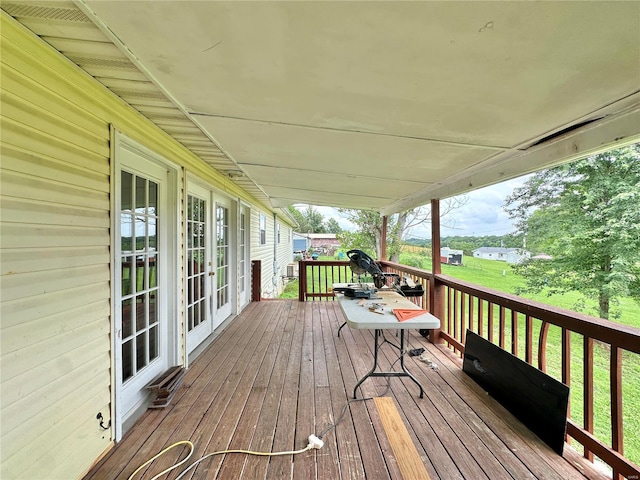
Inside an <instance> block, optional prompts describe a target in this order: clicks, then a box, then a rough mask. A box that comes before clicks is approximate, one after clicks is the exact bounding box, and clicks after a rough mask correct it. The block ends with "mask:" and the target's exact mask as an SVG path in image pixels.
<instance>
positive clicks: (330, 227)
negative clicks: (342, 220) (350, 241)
mask: <svg viewBox="0 0 640 480" xmlns="http://www.w3.org/2000/svg"><path fill="white" fill-rule="evenodd" d="M325 230H326V231H327V233H340V232H341V231H342V227H341V226H340V224H339V223H338V221H337V220H336V219H335V218H330V219H329V220H327V221H326V222H325Z"/></svg>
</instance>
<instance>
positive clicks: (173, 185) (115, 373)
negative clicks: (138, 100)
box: [110, 129, 181, 441]
mask: <svg viewBox="0 0 640 480" xmlns="http://www.w3.org/2000/svg"><path fill="white" fill-rule="evenodd" d="M111 140H112V150H111V187H110V189H111V212H112V219H111V227H112V228H111V232H112V234H111V240H112V241H111V245H112V253H111V255H112V257H111V265H112V269H111V271H112V275H111V278H112V289H111V292H112V295H111V304H112V305H111V311H112V321H111V326H112V332H111V334H112V335H111V338H112V355H111V363H112V385H113V389H112V416H111V418H112V419H113V427H114V428H113V436H114V439H115V440H116V441H119V440H120V439H121V438H122V435H123V434H124V430H123V427H124V422H125V421H126V420H127V419H129V418H131V417H132V416H133V415H134V414H135V413H136V412H138V411H139V410H141V409H143V408H144V406H145V404H146V402H147V399H148V395H147V394H146V392H145V391H144V390H140V392H139V395H137V396H136V398H134V399H129V398H125V396H124V393H123V392H124V390H125V384H126V382H123V378H122V358H121V351H120V348H121V342H120V339H121V335H122V331H121V328H122V318H121V317H122V312H121V300H120V299H121V296H122V293H121V292H122V280H121V272H122V255H121V248H122V246H121V241H120V238H121V224H120V221H121V218H120V211H121V198H120V186H121V172H122V170H123V166H125V171H130V172H134V173H137V174H139V175H140V176H142V177H149V178H153V177H154V175H150V174H148V173H146V172H145V171H144V164H149V165H151V164H153V166H154V168H153V169H154V170H158V167H159V170H158V171H160V170H161V171H162V172H164V173H165V175H163V178H161V179H160V180H161V183H162V185H161V190H162V198H163V199H164V201H163V203H164V205H162V206H160V208H162V209H164V210H163V211H162V212H161V220H160V224H159V226H158V242H161V241H162V244H164V248H163V247H160V255H161V258H159V259H158V266H157V273H156V275H157V280H158V286H159V294H158V301H159V303H158V305H157V308H158V310H159V312H160V314H161V315H162V314H163V313H164V317H161V319H160V329H161V330H160V333H161V334H160V339H161V343H160V354H159V357H158V358H157V359H156V360H153V361H152V362H150V363H149V366H152V368H149V369H148V370H147V372H145V373H144V374H141V376H140V378H139V380H138V379H137V380H136V382H146V380H147V379H146V376H148V375H151V373H153V375H151V377H152V378H149V379H148V380H149V381H150V380H152V379H153V376H155V375H156V374H157V373H156V372H155V371H154V370H157V369H166V368H165V367H168V366H172V365H177V364H178V363H179V358H180V355H179V352H180V347H181V345H180V342H179V338H180V325H179V321H178V319H179V318H180V315H179V299H178V295H179V289H178V285H179V280H178V274H179V272H180V270H179V269H178V265H179V258H180V255H179V253H178V243H179V242H178V225H179V209H178V191H179V189H178V185H179V181H180V171H179V170H178V169H177V168H176V167H175V166H174V165H172V164H171V163H170V162H168V161H167V160H166V159H164V158H163V157H162V156H160V155H158V154H157V153H155V152H153V151H152V150H150V149H148V148H146V147H145V146H143V145H141V144H140V143H138V142H136V141H134V140H132V139H131V138H129V137H127V136H126V135H124V134H122V133H120V132H118V131H116V130H115V129H112V135H111ZM136 163H137V165H136ZM140 167H142V168H140ZM162 244H160V243H159V245H162ZM163 327H164V328H163ZM156 361H157V362H156ZM161 373H162V372H161ZM143 377H144V378H143Z"/></svg>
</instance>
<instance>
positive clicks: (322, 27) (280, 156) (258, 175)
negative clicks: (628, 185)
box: [0, 0, 640, 214]
mask: <svg viewBox="0 0 640 480" xmlns="http://www.w3.org/2000/svg"><path fill="white" fill-rule="evenodd" d="M0 6H1V7H2V9H3V10H5V11H6V12H7V13H8V14H9V15H12V16H13V17H15V18H16V19H17V20H18V21H19V22H21V23H23V24H24V25H25V26H27V27H28V28H30V29H31V30H32V31H33V32H34V33H36V34H37V35H40V36H41V37H42V38H43V39H44V40H45V41H47V42H49V43H50V44H51V45H52V46H53V47H54V48H56V49H58V50H59V51H60V52H62V53H63V54H64V55H66V56H67V57H68V58H69V59H70V60H71V61H73V62H74V63H76V64H78V65H79V66H80V67H81V68H83V69H84V70H85V71H87V72H88V73H89V74H90V75H92V76H94V77H95V78H96V79H97V80H98V81H100V82H102V83H103V84H104V85H105V86H107V88H110V89H111V90H112V91H114V92H115V93H116V94H117V95H119V96H120V97H121V98H123V100H125V101H126V102H127V103H129V104H130V105H132V106H133V107H134V108H136V109H138V110H139V111H140V112H141V113H142V114H143V115H145V116H146V117H147V118H149V119H150V120H151V121H153V122H154V123H156V124H157V125H158V126H159V127H161V128H163V129H164V130H165V131H167V133H169V134H170V135H172V136H173V137H174V138H175V139H176V140H178V141H179V142H181V143H182V144H184V145H185V146H186V147H187V148H189V149H190V150H191V151H192V152H193V153H194V154H196V155H197V156H199V157H200V158H202V159H203V160H204V161H205V162H207V163H208V164H209V165H210V166H211V167H213V168H215V169H217V170H219V171H221V172H222V173H223V174H225V175H228V176H230V177H232V178H233V179H234V180H235V181H237V182H238V183H239V184H240V185H241V186H243V187H245V188H246V189H247V190H248V191H249V192H251V193H252V194H254V195H255V196H256V197H258V198H259V199H260V200H261V201H264V202H265V203H266V204H268V205H270V206H271V207H273V208H277V207H284V206H286V205H290V204H294V203H306V204H312V205H328V206H337V207H347V208H359V209H373V210H377V211H380V212H381V213H383V214H391V213H395V212H397V211H400V210H403V209H406V208H410V207H414V206H418V205H423V204H425V203H428V202H429V201H430V200H431V199H434V198H446V197H449V196H452V195H456V194H460V193H464V192H467V191H470V190H473V189H476V188H480V187H483V186H487V185H491V184H494V183H498V182H501V181H504V180H507V179H510V178H515V177H518V176H520V175H523V174H526V173H530V172H533V171H537V170H540V169H542V168H545V167H549V166H552V165H556V164H559V163H561V162H564V161H567V160H569V159H573V158H576V157H578V156H581V155H585V154H587V153H591V152H594V151H597V150H602V149H604V148H607V147H612V146H614V145H617V144H620V143H630V142H632V141H637V140H638V139H640V2H638V1H628V2H625V1H621V2H610V1H593V2H462V1H461V2H272V1H265V2H218V1H162V2H155V1H154V2H151V1H126V2H122V1H103V0H78V1H75V2H50V1H36V2H30V1H28V2H12V1H2V2H1V3H0Z"/></svg>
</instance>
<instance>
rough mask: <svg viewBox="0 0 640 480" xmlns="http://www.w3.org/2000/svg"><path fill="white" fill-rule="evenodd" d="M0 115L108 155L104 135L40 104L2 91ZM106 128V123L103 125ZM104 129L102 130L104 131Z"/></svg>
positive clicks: (64, 140) (91, 150) (102, 154)
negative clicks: (75, 123)
mask: <svg viewBox="0 0 640 480" xmlns="http://www.w3.org/2000/svg"><path fill="white" fill-rule="evenodd" d="M1 97H2V102H3V103H2V115H3V116H4V117H6V118H8V119H11V120H12V121H14V122H16V123H20V124H23V125H28V126H29V127H30V128H33V129H34V130H45V129H46V131H47V135H53V136H54V137H56V138H58V139H59V140H60V141H62V142H67V143H71V144H73V145H75V146H76V148H78V147H79V148H82V149H84V150H86V151H88V152H91V153H92V154H94V155H100V156H103V157H108V156H109V141H108V139H107V138H105V137H104V135H99V134H94V133H91V132H89V131H87V130H85V129H80V128H79V127H78V126H77V125H74V124H73V123H70V122H69V121H68V120H66V119H65V118H64V117H61V116H58V115H56V114H54V113H50V112H48V111H47V110H45V109H43V108H42V106H40V105H36V104H32V103H29V102H25V101H24V100H23V99H21V98H20V97H17V96H15V95H13V94H10V93H4V94H2V95H1ZM104 127H105V129H108V126H107V125H104ZM105 131H106V130H103V132H102V133H104V132H105Z"/></svg>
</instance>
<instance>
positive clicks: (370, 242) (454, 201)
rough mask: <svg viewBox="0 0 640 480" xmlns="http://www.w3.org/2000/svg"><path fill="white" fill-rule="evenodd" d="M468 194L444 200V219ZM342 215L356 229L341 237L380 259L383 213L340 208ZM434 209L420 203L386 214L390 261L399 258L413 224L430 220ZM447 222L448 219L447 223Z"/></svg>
mask: <svg viewBox="0 0 640 480" xmlns="http://www.w3.org/2000/svg"><path fill="white" fill-rule="evenodd" d="M467 200H468V199H467V197H464V196H463V197H455V198H450V199H447V200H445V201H443V202H442V204H441V209H440V211H441V215H440V217H441V221H443V223H445V222H446V217H447V215H448V214H449V213H450V212H451V211H453V210H454V209H456V208H460V207H462V206H463V205H465V204H466V203H467ZM338 211H339V212H340V214H341V215H342V216H344V217H345V218H347V219H348V220H349V221H350V222H351V223H353V224H354V225H355V226H356V231H355V232H343V233H342V234H338V239H339V240H340V241H341V242H342V245H343V246H345V248H347V249H349V248H359V249H361V250H364V251H365V252H367V253H369V254H370V255H372V256H373V257H374V258H378V259H380V258H381V256H382V253H381V252H382V241H383V239H382V215H381V214H380V213H378V212H374V211H371V210H353V209H345V208H339V209H338ZM430 220H431V209H430V208H428V207H418V208H414V209H412V210H406V211H404V212H400V213H397V214H395V215H390V216H389V217H388V218H387V238H386V241H387V256H388V258H389V260H390V261H392V262H398V261H399V260H400V253H401V252H402V246H403V242H404V237H405V236H407V235H408V234H409V233H410V232H411V229H412V228H413V227H416V226H418V225H420V224H422V223H427V222H430ZM445 224H446V223H445Z"/></svg>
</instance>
